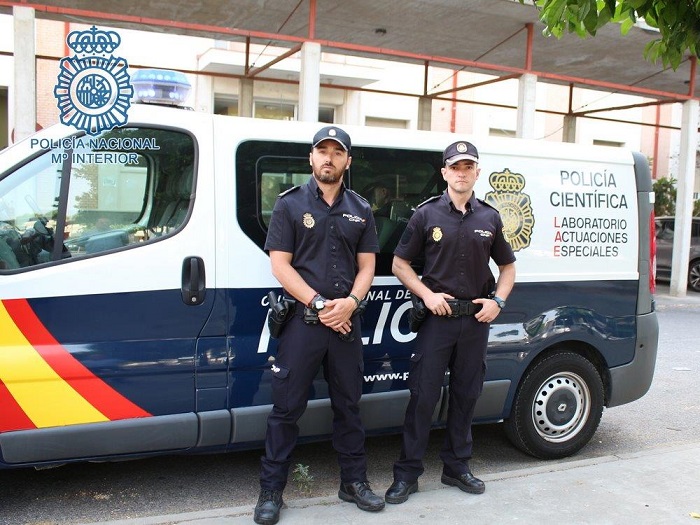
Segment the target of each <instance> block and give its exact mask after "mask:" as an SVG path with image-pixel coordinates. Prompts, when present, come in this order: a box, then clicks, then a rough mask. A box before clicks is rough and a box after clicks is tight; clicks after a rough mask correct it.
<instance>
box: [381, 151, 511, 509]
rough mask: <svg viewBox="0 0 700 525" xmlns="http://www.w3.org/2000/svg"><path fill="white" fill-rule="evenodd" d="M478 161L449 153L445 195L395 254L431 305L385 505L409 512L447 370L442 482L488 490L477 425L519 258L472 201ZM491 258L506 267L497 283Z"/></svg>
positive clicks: (489, 211) (412, 225) (492, 218)
mask: <svg viewBox="0 0 700 525" xmlns="http://www.w3.org/2000/svg"><path fill="white" fill-rule="evenodd" d="M478 162H479V153H478V151H477V149H476V148H475V147H474V145H473V144H471V143H469V142H465V141H459V142H455V143H454V144H451V145H449V146H448V147H447V149H445V151H444V153H443V163H444V167H443V168H442V170H441V171H442V177H443V179H444V180H445V181H446V182H447V190H446V191H445V192H444V193H443V194H442V195H439V196H437V197H433V198H431V199H429V200H427V201H425V202H423V203H422V204H420V205H419V206H418V207H417V209H416V212H415V213H414V214H413V216H412V217H411V219H410V221H409V223H408V226H407V227H406V230H405V232H404V234H403V236H402V238H401V241H400V243H399V245H398V246H397V247H396V249H395V250H394V261H393V265H392V271H393V272H394V274H395V275H396V276H397V277H398V278H399V280H400V281H401V282H402V283H403V284H404V285H405V286H406V288H408V290H409V291H410V292H411V293H412V294H413V295H415V296H417V297H418V298H420V299H421V300H422V301H423V302H424V303H425V306H426V307H427V311H428V313H427V316H426V318H425V321H424V322H423V324H422V325H421V326H420V328H419V329H418V335H417V337H416V343H415V344H416V346H415V352H414V353H413V355H412V356H411V370H410V374H409V377H408V385H409V388H410V391H411V398H410V401H409V404H408V407H407V409H406V417H405V420H404V427H403V445H402V448H401V455H400V457H399V460H398V461H396V462H395V463H394V482H393V483H392V485H391V486H390V487H389V489H388V490H387V492H386V494H385V499H386V501H387V503H403V502H405V501H406V500H407V499H408V498H409V496H410V495H411V494H412V493H414V492H416V491H417V490H418V477H419V476H420V475H421V474H422V473H423V456H424V454H425V450H426V447H427V445H428V434H429V432H430V427H431V423H432V414H433V412H434V410H435V405H436V403H437V401H438V398H439V396H440V391H441V389H442V385H443V380H444V377H445V370H446V369H448V368H449V370H450V398H449V405H448V413H447V432H446V434H445V442H444V444H443V447H442V451H441V453H440V457H441V459H442V461H443V471H442V483H444V484H446V485H451V486H455V487H458V488H459V489H461V490H462V491H464V492H468V493H470V494H481V493H483V492H484V490H485V487H484V483H483V482H482V481H481V480H479V479H477V478H476V477H474V475H473V474H472V472H471V470H470V468H469V459H470V458H471V455H472V433H471V424H472V416H473V414H474V407H475V405H476V401H477V399H478V397H479V395H480V394H481V390H482V388H483V382H484V373H485V371H486V346H487V343H488V335H489V323H491V322H492V321H493V320H494V319H495V318H496V317H498V314H499V313H500V312H501V309H502V308H504V307H505V300H506V298H507V297H508V294H510V292H511V290H512V288H513V284H514V282H515V256H514V255H513V250H512V249H511V247H510V245H509V244H508V242H507V241H506V239H505V237H504V235H503V222H502V221H501V217H500V215H499V213H498V211H497V210H496V209H494V208H492V207H491V206H489V205H488V204H486V203H485V202H484V201H481V200H479V199H477V198H476V197H475V195H474V184H475V183H476V180H477V179H478V178H479V171H480V169H479V165H478ZM419 256H424V260H425V264H424V269H423V277H422V280H421V279H420V278H419V277H418V275H417V274H416V272H415V271H414V270H413V268H412V267H411V265H410V263H411V261H412V260H415V259H418V258H419ZM489 259H493V260H494V262H495V263H496V264H497V265H498V268H499V278H498V284H496V282H495V279H494V277H493V274H492V273H491V270H490V269H489Z"/></svg>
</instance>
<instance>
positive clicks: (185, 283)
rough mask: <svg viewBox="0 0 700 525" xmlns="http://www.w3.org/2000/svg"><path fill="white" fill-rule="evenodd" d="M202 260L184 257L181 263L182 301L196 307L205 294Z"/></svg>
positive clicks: (205, 284) (204, 275) (205, 283)
mask: <svg viewBox="0 0 700 525" xmlns="http://www.w3.org/2000/svg"><path fill="white" fill-rule="evenodd" d="M206 286H207V282H206V274H205V271H204V260H203V259H202V258H201V257H194V256H192V257H185V260H184V261H182V288H181V291H182V301H183V302H184V303H185V304H186V305H189V306H197V305H198V304H201V303H202V301H204V296H205V295H206V293H207V287H206Z"/></svg>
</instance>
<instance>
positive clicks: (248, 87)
mask: <svg viewBox="0 0 700 525" xmlns="http://www.w3.org/2000/svg"><path fill="white" fill-rule="evenodd" d="M254 83H255V82H254V80H253V79H252V78H242V79H241V80H240V81H239V84H238V116H239V117H252V116H253V106H254V104H253V85H254Z"/></svg>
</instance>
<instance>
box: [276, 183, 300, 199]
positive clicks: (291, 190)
mask: <svg viewBox="0 0 700 525" xmlns="http://www.w3.org/2000/svg"><path fill="white" fill-rule="evenodd" d="M299 188H301V186H293V187H291V188H289V189H288V190H284V191H283V192H282V193H280V194H279V195H277V197H278V198H280V199H281V198H282V197H284V196H285V195H288V194H290V193H292V192H293V191H296V190H298V189H299Z"/></svg>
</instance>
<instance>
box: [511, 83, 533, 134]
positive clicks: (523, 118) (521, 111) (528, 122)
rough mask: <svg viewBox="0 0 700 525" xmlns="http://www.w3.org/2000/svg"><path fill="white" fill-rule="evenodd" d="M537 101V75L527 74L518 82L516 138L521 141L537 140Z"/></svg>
mask: <svg viewBox="0 0 700 525" xmlns="http://www.w3.org/2000/svg"><path fill="white" fill-rule="evenodd" d="M536 100H537V75H533V74H532V73H526V74H524V75H522V76H521V77H520V80H519V82H518V122H517V126H516V128H515V136H516V137H518V138H520V139H534V138H535V102H536Z"/></svg>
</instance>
